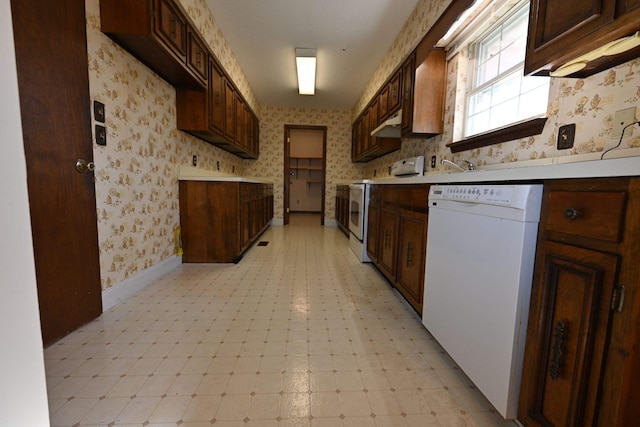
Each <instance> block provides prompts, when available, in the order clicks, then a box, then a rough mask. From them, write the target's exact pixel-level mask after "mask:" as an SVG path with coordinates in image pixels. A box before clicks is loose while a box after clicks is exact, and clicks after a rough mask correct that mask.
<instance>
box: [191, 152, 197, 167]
mask: <svg viewBox="0 0 640 427" xmlns="http://www.w3.org/2000/svg"><path fill="white" fill-rule="evenodd" d="M191 164H192V165H193V166H194V167H196V166H198V156H196V155H195V154H194V155H193V157H192V158H191Z"/></svg>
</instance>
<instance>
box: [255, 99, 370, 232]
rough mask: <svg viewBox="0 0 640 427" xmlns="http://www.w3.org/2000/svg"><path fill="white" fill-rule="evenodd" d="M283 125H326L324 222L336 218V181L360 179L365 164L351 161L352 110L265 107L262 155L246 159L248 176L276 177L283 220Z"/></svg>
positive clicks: (278, 215)
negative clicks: (257, 157) (256, 158)
mask: <svg viewBox="0 0 640 427" xmlns="http://www.w3.org/2000/svg"><path fill="white" fill-rule="evenodd" d="M284 125H313V126H326V127H327V159H326V167H327V169H326V183H325V184H326V193H325V224H328V223H333V222H334V220H335V196H336V183H337V182H338V181H340V180H353V179H360V178H362V176H363V173H364V167H363V166H362V165H360V164H354V163H351V112H350V111H348V110H314V109H295V108H281V107H266V106H263V107H262V117H261V121H260V158H259V159H258V160H245V169H244V171H245V172H244V173H245V175H247V176H254V177H270V178H272V179H273V180H274V182H275V185H274V196H275V212H274V216H275V219H276V220H279V221H282V219H283V206H284Z"/></svg>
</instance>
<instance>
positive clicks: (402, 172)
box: [391, 156, 424, 176]
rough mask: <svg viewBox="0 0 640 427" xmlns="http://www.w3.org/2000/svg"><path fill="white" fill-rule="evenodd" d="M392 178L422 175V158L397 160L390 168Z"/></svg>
mask: <svg viewBox="0 0 640 427" xmlns="http://www.w3.org/2000/svg"><path fill="white" fill-rule="evenodd" d="M391 175H393V176H412V175H420V176H422V175H424V156H417V157H409V158H407V159H403V160H398V161H397V162H395V163H394V164H393V165H392V166H391Z"/></svg>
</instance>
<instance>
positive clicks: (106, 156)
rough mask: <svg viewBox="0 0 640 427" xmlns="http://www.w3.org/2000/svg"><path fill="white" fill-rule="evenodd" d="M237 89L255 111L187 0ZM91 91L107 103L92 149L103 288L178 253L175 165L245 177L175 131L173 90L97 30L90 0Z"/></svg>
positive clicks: (220, 45) (230, 160)
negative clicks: (102, 139) (102, 142)
mask: <svg viewBox="0 0 640 427" xmlns="http://www.w3.org/2000/svg"><path fill="white" fill-rule="evenodd" d="M184 3H185V5H186V7H185V9H186V10H188V11H189V14H190V16H192V18H193V20H194V22H196V23H197V25H199V26H201V28H200V30H201V31H202V32H203V34H205V35H206V37H205V38H206V40H207V42H209V43H210V44H212V50H213V51H214V52H216V53H217V55H218V57H219V59H220V61H221V62H222V64H223V65H224V66H225V67H226V68H227V71H228V72H229V73H230V75H231V76H232V78H233V79H234V81H235V82H236V83H237V85H238V88H239V89H240V90H241V91H242V92H243V95H244V96H245V98H246V99H247V100H248V102H250V103H251V105H252V107H253V108H254V110H258V111H259V109H258V108H257V107H258V104H257V102H256V101H255V97H254V96H253V93H252V91H251V89H250V87H249V85H248V83H247V82H246V78H245V77H244V75H243V74H242V72H241V71H240V69H239V67H238V66H237V62H236V60H235V57H234V56H233V55H232V53H231V52H230V50H229V48H228V46H227V45H226V43H225V42H224V39H223V38H221V37H219V30H217V27H216V26H215V23H214V22H213V20H212V18H211V14H210V13H209V12H208V8H207V7H206V5H205V4H204V1H201V0H188V1H186V0H185V1H184ZM86 15H87V44H88V55H89V86H90V94H91V99H92V100H98V101H100V102H103V103H104V104H105V110H106V122H105V126H106V128H107V145H106V146H105V147H101V146H97V145H95V144H94V161H95V163H96V172H95V180H96V182H95V186H96V205H97V212H98V242H99V250H100V270H101V278H102V288H103V289H107V288H110V287H112V286H113V285H115V284H117V283H119V282H121V281H123V280H125V279H127V278H129V277H131V276H132V275H134V274H136V273H139V272H141V271H143V270H145V269H147V268H149V267H151V266H153V265H155V264H157V263H159V262H161V261H163V260H165V259H167V258H168V257H170V256H173V255H174V254H175V234H174V233H175V230H176V228H177V227H178V226H179V225H180V213H179V206H178V167H179V165H190V164H191V159H192V156H193V155H196V156H197V158H198V167H202V168H204V169H211V170H215V169H216V167H217V163H218V162H219V163H220V171H221V172H226V173H229V174H232V173H235V174H237V175H242V173H243V167H244V163H243V161H242V159H240V158H239V157H237V156H234V155H232V154H230V153H227V152H226V151H223V150H220V149H218V148H216V147H214V146H212V145H209V144H207V143H205V142H203V141H201V140H199V139H196V138H194V137H192V136H190V135H188V134H185V133H183V132H181V131H179V130H177V129H176V108H175V89H174V88H173V87H172V86H171V85H169V84H168V83H166V82H165V81H164V80H162V79H161V78H160V77H159V76H157V75H156V74H155V73H153V72H152V71H151V70H149V69H148V68H147V67H146V66H145V65H143V64H142V63H140V62H139V61H138V60H136V59H135V58H134V57H133V56H131V55H130V54H128V53H127V52H125V51H124V50H123V49H122V48H120V47H119V46H118V45H116V44H115V43H114V42H113V41H111V39H109V38H108V37H106V36H105V35H104V34H102V33H101V32H100V7H99V0H86Z"/></svg>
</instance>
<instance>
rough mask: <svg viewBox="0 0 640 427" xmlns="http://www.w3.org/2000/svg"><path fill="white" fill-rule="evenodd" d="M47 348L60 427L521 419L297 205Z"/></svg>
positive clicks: (287, 426)
mask: <svg viewBox="0 0 640 427" xmlns="http://www.w3.org/2000/svg"><path fill="white" fill-rule="evenodd" d="M260 240H261V241H266V242H268V245H266V246H254V247H253V248H251V249H250V250H249V251H248V252H247V253H246V254H245V256H244V258H243V259H242V261H241V262H240V263H238V264H183V265H181V266H180V267H178V268H176V269H174V270H172V271H171V272H169V273H168V274H166V275H164V276H163V277H161V278H159V279H158V280H156V281H155V282H154V283H152V284H150V285H149V286H147V287H146V288H145V289H143V290H142V291H140V292H138V293H137V294H136V295H134V296H132V297H130V298H128V299H127V300H125V301H123V302H121V303H120V304H118V305H117V306H115V307H113V308H111V309H110V310H108V311H106V312H105V313H103V314H102V315H101V316H100V317H99V318H98V319H97V320H95V321H93V322H92V323H90V324H88V325H86V326H84V327H82V328H80V329H79V330H77V331H75V332H73V333H72V334H70V335H69V336H67V337H65V338H64V339H62V340H61V341H59V342H57V343H55V344H54V345H52V346H50V347H49V348H47V349H46V350H45V365H46V372H47V389H48V396H49V411H50V419H51V425H52V426H131V427H133V426H149V427H151V426H156V427H159V426H163V427H170V426H181V427H211V426H213V427H356V426H357V427H430V426H443V427H444V426H456V427H458V426H460V427H465V426H512V427H513V426H514V425H515V424H514V423H512V422H505V421H504V420H502V418H501V417H500V416H499V415H497V414H496V413H495V411H494V410H493V409H492V407H491V405H490V404H489V403H488V402H487V401H486V399H485V398H484V397H483V396H482V395H481V394H480V393H479V392H478V391H477V390H476V389H475V388H474V386H473V385H472V384H471V383H470V381H469V380H468V379H467V378H466V377H465V375H464V374H463V373H462V372H461V371H460V370H459V369H458V367H457V366H456V365H455V363H454V362H453V361H452V360H451V359H450V358H449V357H448V356H447V355H446V353H444V352H443V350H442V349H441V348H440V346H439V345H438V344H437V342H435V341H434V340H433V338H432V337H431V336H430V335H429V333H428V332H427V331H426V330H425V329H424V328H423V326H422V324H421V322H420V318H419V317H418V315H417V314H416V313H415V312H414V311H413V310H412V309H411V307H409V305H408V304H407V303H406V302H405V301H404V300H403V298H402V297H401V296H400V295H399V294H398V293H397V291H395V290H394V289H393V288H392V287H391V286H390V285H389V283H388V282H387V281H386V280H385V279H384V278H383V277H382V276H381V274H380V273H379V272H378V271H377V270H376V268H375V267H373V266H372V265H371V264H361V263H359V262H358V261H357V259H356V258H355V256H354V255H353V254H352V253H351V252H350V251H349V246H348V239H347V238H346V237H345V235H344V234H343V233H342V232H341V231H339V230H338V229H337V228H335V227H322V226H320V219H319V216H315V215H300V216H297V215H292V216H291V222H290V224H289V225H287V226H285V227H279V226H274V227H271V228H270V229H269V230H267V231H266V232H265V234H263V235H262V236H261V238H260Z"/></svg>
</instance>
